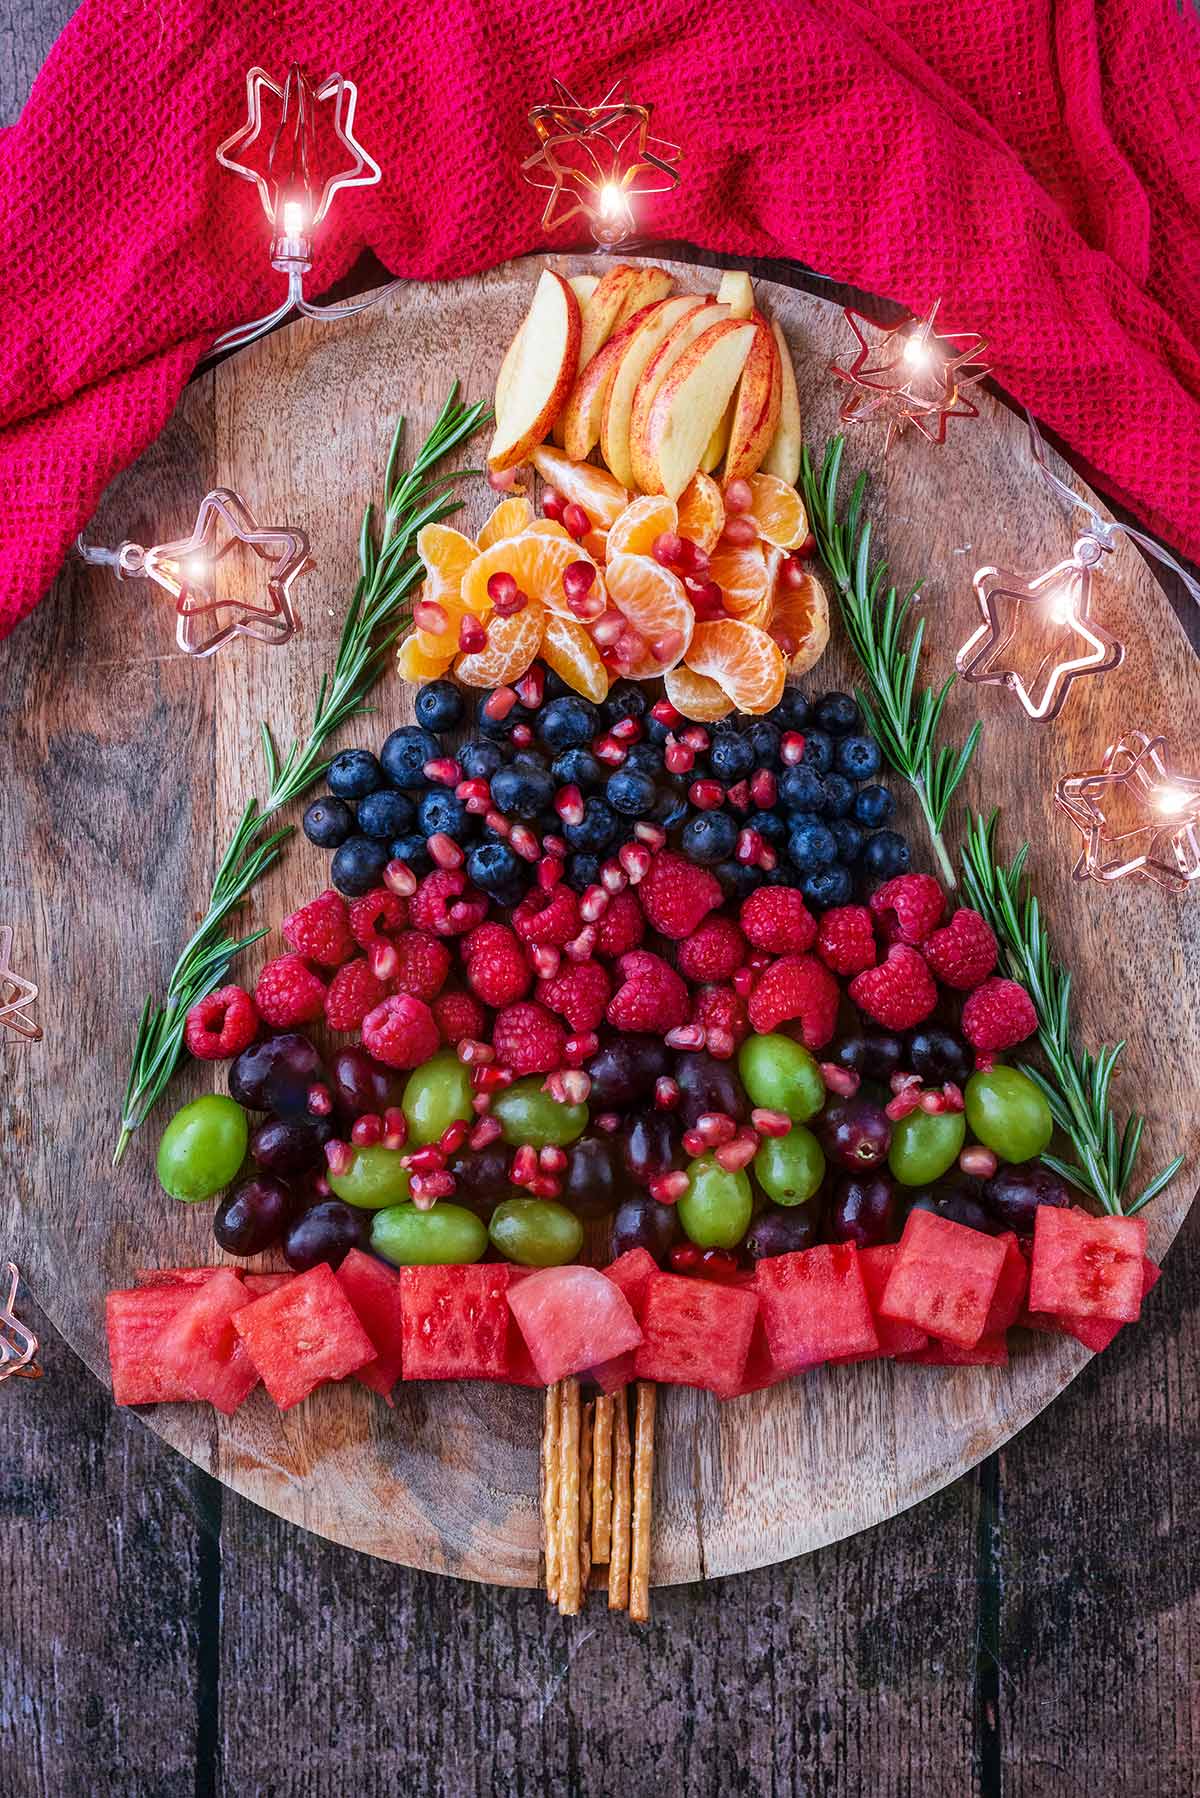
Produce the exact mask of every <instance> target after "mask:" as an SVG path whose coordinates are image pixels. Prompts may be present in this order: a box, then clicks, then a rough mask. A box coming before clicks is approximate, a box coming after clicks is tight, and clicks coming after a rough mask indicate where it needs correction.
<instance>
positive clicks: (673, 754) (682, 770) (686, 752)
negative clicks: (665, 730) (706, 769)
mask: <svg viewBox="0 0 1200 1798" xmlns="http://www.w3.org/2000/svg"><path fill="white" fill-rule="evenodd" d="M663 762H664V763H665V765H666V767H667V769H668V770H669V772H670V773H672V774H690V773H691V771H692V769H693V768H694V767H695V765H696V751H695V750H694V749H691V748H689V746H688V745H687V744H686V743H677V742H676V741H675V738H674V737H668V738H667V742H666V747H665V749H664V750H663Z"/></svg>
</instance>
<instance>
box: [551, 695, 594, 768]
mask: <svg viewBox="0 0 1200 1798" xmlns="http://www.w3.org/2000/svg"><path fill="white" fill-rule="evenodd" d="M597 730H598V725H597V721H596V708H595V706H594V705H592V704H591V703H590V701H589V700H586V699H580V698H579V697H578V695H576V694H570V695H568V696H567V697H566V698H565V699H552V700H551V701H550V704H549V705H546V706H543V707H542V709H541V711H540V713H539V714H538V720H537V734H538V736H539V737H540V738H541V739H542V742H543V743H544V744H545V745H546V747H547V749H549V750H550V751H551V753H552V754H553V755H559V754H560V753H561V752H562V750H564V749H578V748H581V747H582V745H583V744H584V743H590V742H591V740H592V738H593V737H594V736H595V735H596V734H597Z"/></svg>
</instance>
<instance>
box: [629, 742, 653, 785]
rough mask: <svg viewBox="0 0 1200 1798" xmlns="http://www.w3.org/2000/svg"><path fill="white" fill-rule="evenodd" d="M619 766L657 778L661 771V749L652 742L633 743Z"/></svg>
mask: <svg viewBox="0 0 1200 1798" xmlns="http://www.w3.org/2000/svg"><path fill="white" fill-rule="evenodd" d="M621 766H622V768H628V769H630V770H632V771H633V772H635V773H637V774H649V775H652V776H654V777H655V778H657V776H658V775H660V774H661V773H662V771H663V759H662V750H661V749H659V748H657V747H656V745H655V744H653V743H634V744H633V745H632V747H631V748H630V750H629V753H628V754H627V755H626V757H625V760H624V761H623V762H622V763H621Z"/></svg>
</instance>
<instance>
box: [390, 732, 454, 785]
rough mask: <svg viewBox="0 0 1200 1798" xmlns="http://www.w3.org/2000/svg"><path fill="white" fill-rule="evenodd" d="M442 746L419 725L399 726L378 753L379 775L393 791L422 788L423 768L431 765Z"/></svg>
mask: <svg viewBox="0 0 1200 1798" xmlns="http://www.w3.org/2000/svg"><path fill="white" fill-rule="evenodd" d="M441 753H442V746H441V744H440V743H439V742H438V740H437V738H436V737H435V736H433V735H432V734H431V733H430V732H429V731H427V730H422V729H421V727H420V725H419V724H402V725H401V726H400V729H399V730H394V731H393V732H392V734H391V736H390V737H389V738H388V739H387V741H386V743H385V744H384V746H383V748H382V749H381V750H380V752H379V759H380V761H381V762H382V763H383V771H384V773H385V774H386V775H387V777H388V779H389V780H390V781H391V783H392V785H393V786H394V787H423V786H424V785H425V764H426V762H432V761H435V760H436V759H437V758H438V757H440V755H441Z"/></svg>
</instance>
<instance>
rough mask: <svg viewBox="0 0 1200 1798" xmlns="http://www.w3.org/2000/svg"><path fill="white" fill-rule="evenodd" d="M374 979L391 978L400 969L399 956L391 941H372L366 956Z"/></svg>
mask: <svg viewBox="0 0 1200 1798" xmlns="http://www.w3.org/2000/svg"><path fill="white" fill-rule="evenodd" d="M367 959H368V960H369V962H370V964H371V972H372V974H374V976H375V978H376V980H391V979H392V978H393V976H394V975H396V974H398V973H399V971H400V956H399V952H398V951H397V950H396V948H395V947H394V945H393V944H391V943H372V944H371V952H370V955H369V956H368V958H367Z"/></svg>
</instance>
